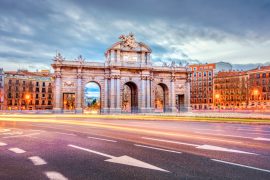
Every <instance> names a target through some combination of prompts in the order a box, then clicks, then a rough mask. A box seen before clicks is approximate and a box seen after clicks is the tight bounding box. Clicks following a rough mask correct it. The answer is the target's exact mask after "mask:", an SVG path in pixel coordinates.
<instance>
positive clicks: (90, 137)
mask: <svg viewBox="0 0 270 180" xmlns="http://www.w3.org/2000/svg"><path fill="white" fill-rule="evenodd" d="M87 138H89V139H96V140H101V141H109V142H117V141H115V140H111V139H103V138H97V137H92V136H88V137H87Z"/></svg>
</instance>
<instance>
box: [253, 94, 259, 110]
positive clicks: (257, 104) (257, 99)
mask: <svg viewBox="0 0 270 180" xmlns="http://www.w3.org/2000/svg"><path fill="white" fill-rule="evenodd" d="M258 94H259V91H258V89H254V90H253V95H254V100H256V96H257V103H256V107H255V110H257V108H258V101H259V98H258Z"/></svg>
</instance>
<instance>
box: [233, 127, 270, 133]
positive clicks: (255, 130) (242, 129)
mask: <svg viewBox="0 0 270 180" xmlns="http://www.w3.org/2000/svg"><path fill="white" fill-rule="evenodd" d="M237 130H238V131H254V132H266V133H268V132H270V131H267V130H258V129H245V128H238V129H237Z"/></svg>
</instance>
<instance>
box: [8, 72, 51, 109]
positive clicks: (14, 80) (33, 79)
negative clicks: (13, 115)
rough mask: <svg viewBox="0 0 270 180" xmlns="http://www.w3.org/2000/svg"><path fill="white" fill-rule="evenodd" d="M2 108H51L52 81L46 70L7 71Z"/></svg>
mask: <svg viewBox="0 0 270 180" xmlns="http://www.w3.org/2000/svg"><path fill="white" fill-rule="evenodd" d="M4 86H5V89H4V103H3V110H52V109H53V82H52V79H51V74H50V73H49V72H48V71H43V72H29V71H26V70H18V71H7V72H5V80H4Z"/></svg>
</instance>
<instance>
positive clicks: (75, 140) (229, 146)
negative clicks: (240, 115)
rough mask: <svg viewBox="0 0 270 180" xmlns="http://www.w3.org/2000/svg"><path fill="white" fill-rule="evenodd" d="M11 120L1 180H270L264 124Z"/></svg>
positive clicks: (0, 125)
mask: <svg viewBox="0 0 270 180" xmlns="http://www.w3.org/2000/svg"><path fill="white" fill-rule="evenodd" d="M7 118H8V117H7ZM14 119H15V120H14V121H10V120H12V117H10V118H9V121H3V120H1V121H0V179H1V180H5V179H12V180H16V179H19V180H23V179H27V180H29V179H33V180H34V179H59V180H62V179H63V180H64V179H117V180H119V179H125V180H126V179H245V180H247V179H252V180H254V179H268V180H269V179H270V126H266V125H243V124H225V123H204V122H175V121H131V120H129V121H125V120H122V121H117V120H99V119H96V120H87V119H72V118H59V117H57V118H56V119H55V118H43V119H42V118H41V119H39V118H37V117H35V118H30V117H28V118H25V119H24V118H21V119H23V120H29V122H19V121H18V119H16V118H14ZM56 121H57V122H56Z"/></svg>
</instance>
